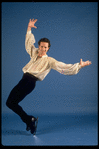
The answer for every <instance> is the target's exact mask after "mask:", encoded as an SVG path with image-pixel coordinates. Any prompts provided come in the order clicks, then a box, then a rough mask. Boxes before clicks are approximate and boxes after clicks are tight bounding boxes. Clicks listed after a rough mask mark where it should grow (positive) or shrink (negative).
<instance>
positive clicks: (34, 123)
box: [26, 117, 38, 135]
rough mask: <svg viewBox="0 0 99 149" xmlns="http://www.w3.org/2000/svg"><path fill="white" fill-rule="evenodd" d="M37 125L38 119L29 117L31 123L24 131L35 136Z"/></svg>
mask: <svg viewBox="0 0 99 149" xmlns="http://www.w3.org/2000/svg"><path fill="white" fill-rule="evenodd" d="M37 123H38V117H37V119H36V118H35V117H31V121H30V123H29V124H27V127H26V130H27V131H29V130H30V132H31V134H34V135H35V134H36V129H37Z"/></svg>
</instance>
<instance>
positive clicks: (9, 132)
mask: <svg viewBox="0 0 99 149" xmlns="http://www.w3.org/2000/svg"><path fill="white" fill-rule="evenodd" d="M2 135H26V136H30V135H31V134H28V132H27V131H22V130H14V129H9V130H8V129H7V130H2Z"/></svg>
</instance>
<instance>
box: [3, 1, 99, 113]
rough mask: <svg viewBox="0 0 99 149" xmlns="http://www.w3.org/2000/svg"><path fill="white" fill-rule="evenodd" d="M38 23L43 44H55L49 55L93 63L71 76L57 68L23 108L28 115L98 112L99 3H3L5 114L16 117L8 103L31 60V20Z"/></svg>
mask: <svg viewBox="0 0 99 149" xmlns="http://www.w3.org/2000/svg"><path fill="white" fill-rule="evenodd" d="M30 18H31V19H32V18H35V19H38V21H37V22H36V26H37V29H32V32H33V34H34V35H35V38H36V43H35V46H36V47H38V44H37V42H38V40H39V39H40V38H42V37H46V38H48V39H50V41H51V48H50V50H49V52H48V55H49V56H51V57H54V58H55V59H57V60H59V61H62V62H65V63H68V64H69V63H71V64H73V63H76V62H79V61H80V58H82V59H83V60H84V61H86V60H90V61H92V65H90V66H88V67H85V68H83V69H81V70H80V72H79V73H78V74H77V75H74V76H65V75H62V74H59V73H58V72H56V71H54V70H51V72H50V73H49V74H48V76H47V77H46V78H45V79H44V81H42V82H37V85H36V88H35V90H34V91H33V92H32V93H31V94H29V95H28V96H27V97H26V98H25V99H24V100H23V101H22V102H20V105H22V107H23V109H24V110H26V112H27V113H33V112H34V113H38V112H41V113H43V112H44V113H47V112H52V113H53V112H54V113H55V112H58V113H61V112H63V113H77V112H79V113H96V112H97V92H98V91H97V82H98V80H97V76H98V74H97V67H98V65H97V59H98V58H97V56H98V52H97V51H98V3H97V2H65V3H63V2H62V3H59V2H57V3H55V2H53V3H51V2H48V3H45V2H41V3H34V2H31V3H16V2H13V3H12V2H8V3H7V2H5V3H2V51H1V52H2V112H8V113H12V111H11V110H10V109H8V108H7V107H6V105H5V103H6V100H7V97H8V95H9V93H10V91H11V89H12V88H13V87H14V86H15V85H16V84H17V83H18V82H19V80H20V79H21V77H22V75H23V72H22V68H23V67H24V66H25V65H26V64H27V63H28V61H29V60H30V57H29V55H28V54H27V53H26V51H25V34H26V30H27V25H28V22H29V19H30Z"/></svg>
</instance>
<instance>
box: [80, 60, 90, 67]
mask: <svg viewBox="0 0 99 149" xmlns="http://www.w3.org/2000/svg"><path fill="white" fill-rule="evenodd" d="M80 65H81V66H82V67H85V66H89V65H91V61H89V60H88V61H85V62H84V61H82V59H80Z"/></svg>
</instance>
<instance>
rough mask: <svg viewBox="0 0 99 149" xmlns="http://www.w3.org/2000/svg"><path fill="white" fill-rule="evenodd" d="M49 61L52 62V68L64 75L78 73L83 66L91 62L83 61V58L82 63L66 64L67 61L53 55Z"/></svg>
mask: <svg viewBox="0 0 99 149" xmlns="http://www.w3.org/2000/svg"><path fill="white" fill-rule="evenodd" d="M49 63H50V66H51V68H52V69H54V70H56V71H58V72H59V73H61V74H64V75H74V74H77V73H78V72H79V70H80V69H81V68H82V67H85V66H88V65H90V64H91V62H90V61H86V62H83V61H82V59H81V60H80V63H75V64H65V63H63V62H59V61H57V60H55V59H54V58H51V57H49Z"/></svg>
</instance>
